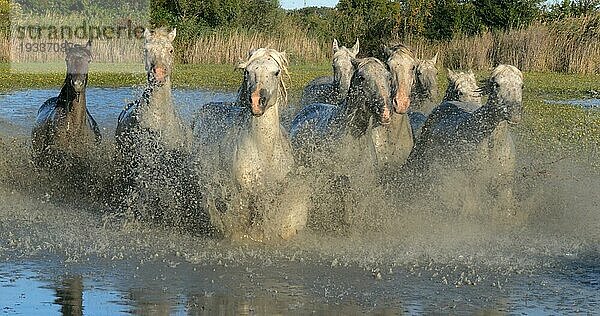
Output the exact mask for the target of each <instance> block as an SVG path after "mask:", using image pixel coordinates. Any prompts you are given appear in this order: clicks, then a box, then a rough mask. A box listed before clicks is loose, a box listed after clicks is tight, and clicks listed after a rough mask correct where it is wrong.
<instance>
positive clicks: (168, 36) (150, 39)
mask: <svg viewBox="0 0 600 316" xmlns="http://www.w3.org/2000/svg"><path fill="white" fill-rule="evenodd" d="M175 35H177V30H176V29H173V30H172V31H170V32H169V31H167V29H166V28H159V29H156V30H154V31H150V30H149V29H146V30H145V31H144V58H145V66H146V73H147V75H148V82H150V83H151V84H156V85H163V84H165V82H167V81H168V80H169V79H170V77H171V71H172V69H173V40H174V39H175Z"/></svg>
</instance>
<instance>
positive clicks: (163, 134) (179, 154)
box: [115, 29, 206, 229]
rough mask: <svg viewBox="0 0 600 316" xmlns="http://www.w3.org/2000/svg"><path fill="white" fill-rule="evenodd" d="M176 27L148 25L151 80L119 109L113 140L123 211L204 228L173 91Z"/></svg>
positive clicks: (186, 135)
mask: <svg viewBox="0 0 600 316" xmlns="http://www.w3.org/2000/svg"><path fill="white" fill-rule="evenodd" d="M175 35H176V30H172V31H170V32H169V31H167V30H166V29H157V30H155V31H150V30H146V31H145V32H144V38H145V43H144V46H145V67H146V72H147V79H148V83H147V86H146V88H145V89H144V91H143V93H142V95H141V97H140V98H139V99H137V100H136V101H135V102H132V103H130V104H128V105H127V106H126V107H125V109H123V111H122V112H121V114H120V115H119V119H118V123H117V129H116V132H115V140H116V145H117V155H118V157H117V159H116V161H117V164H118V168H119V171H120V175H121V176H122V185H123V190H124V191H125V193H121V196H122V197H121V199H122V201H121V202H120V203H121V206H122V208H124V211H126V212H130V213H132V215H133V216H134V217H135V218H137V219H141V220H145V221H154V222H160V223H166V224H172V225H176V226H181V227H185V228H193V229H196V228H198V229H204V228H205V224H206V223H205V222H206V218H205V216H204V215H203V214H201V212H202V210H201V209H200V208H199V207H197V201H196V198H195V195H196V194H197V190H196V188H195V183H196V181H195V180H194V179H193V177H191V176H190V174H191V171H190V170H189V167H188V166H189V134H190V131H189V128H188V127H187V126H186V125H185V124H184V122H183V121H182V119H181V118H180V117H179V115H178V113H177V111H176V109H175V107H174V105H173V98H172V94H171V71H172V68H173V45H172V42H173V40H174V38H175Z"/></svg>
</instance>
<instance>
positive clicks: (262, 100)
mask: <svg viewBox="0 0 600 316" xmlns="http://www.w3.org/2000/svg"><path fill="white" fill-rule="evenodd" d="M266 102H267V98H266V97H260V104H261V105H265V103H266Z"/></svg>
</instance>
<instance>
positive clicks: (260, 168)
mask: <svg viewBox="0 0 600 316" xmlns="http://www.w3.org/2000/svg"><path fill="white" fill-rule="evenodd" d="M287 65H288V60H287V57H286V54H285V53H284V52H278V51H276V50H274V49H267V48H260V49H257V50H253V51H251V52H250V54H249V57H248V60H247V61H246V62H244V63H241V64H240V65H238V67H239V68H240V69H243V70H244V80H243V82H242V84H241V87H240V89H239V93H238V98H237V101H236V102H235V103H234V104H228V103H223V104H220V103H209V104H206V105H204V106H202V107H201V108H200V109H199V110H198V111H197V113H196V114H195V118H194V122H193V136H194V149H195V151H196V152H199V153H202V154H201V155H199V156H197V158H196V161H195V166H196V168H197V172H198V174H199V176H200V177H201V181H202V184H203V186H204V187H205V190H206V192H207V196H206V199H205V204H206V207H207V208H208V210H209V212H210V216H211V222H212V223H213V224H214V225H215V226H216V227H217V228H218V229H219V231H220V232H221V233H222V234H223V235H225V236H226V237H230V238H239V237H242V238H243V237H248V238H251V239H256V240H261V241H262V240H270V239H273V238H282V239H289V238H292V237H293V236H295V235H296V234H297V233H298V232H299V231H301V230H302V229H303V228H304V226H305V225H306V218H307V206H306V203H305V199H306V198H307V197H308V194H304V193H302V190H303V189H302V188H301V187H298V186H293V185H292V184H291V182H290V179H289V177H290V175H291V173H293V172H294V170H295V163H294V158H293V155H292V151H291V146H290V142H289V140H288V138H287V134H286V132H285V130H284V129H283V128H282V127H281V125H280V116H279V107H280V106H285V105H286V103H287V88H286V86H285V81H284V79H285V78H286V77H287V76H288V74H287Z"/></svg>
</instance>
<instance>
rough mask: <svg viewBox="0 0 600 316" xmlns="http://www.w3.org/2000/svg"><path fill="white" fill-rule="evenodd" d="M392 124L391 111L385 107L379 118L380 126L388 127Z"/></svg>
mask: <svg viewBox="0 0 600 316" xmlns="http://www.w3.org/2000/svg"><path fill="white" fill-rule="evenodd" d="M391 122H392V111H391V110H390V109H389V107H387V106H386V107H385V108H384V110H383V112H382V113H381V115H380V116H379V123H381V125H389V124H390V123H391Z"/></svg>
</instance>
